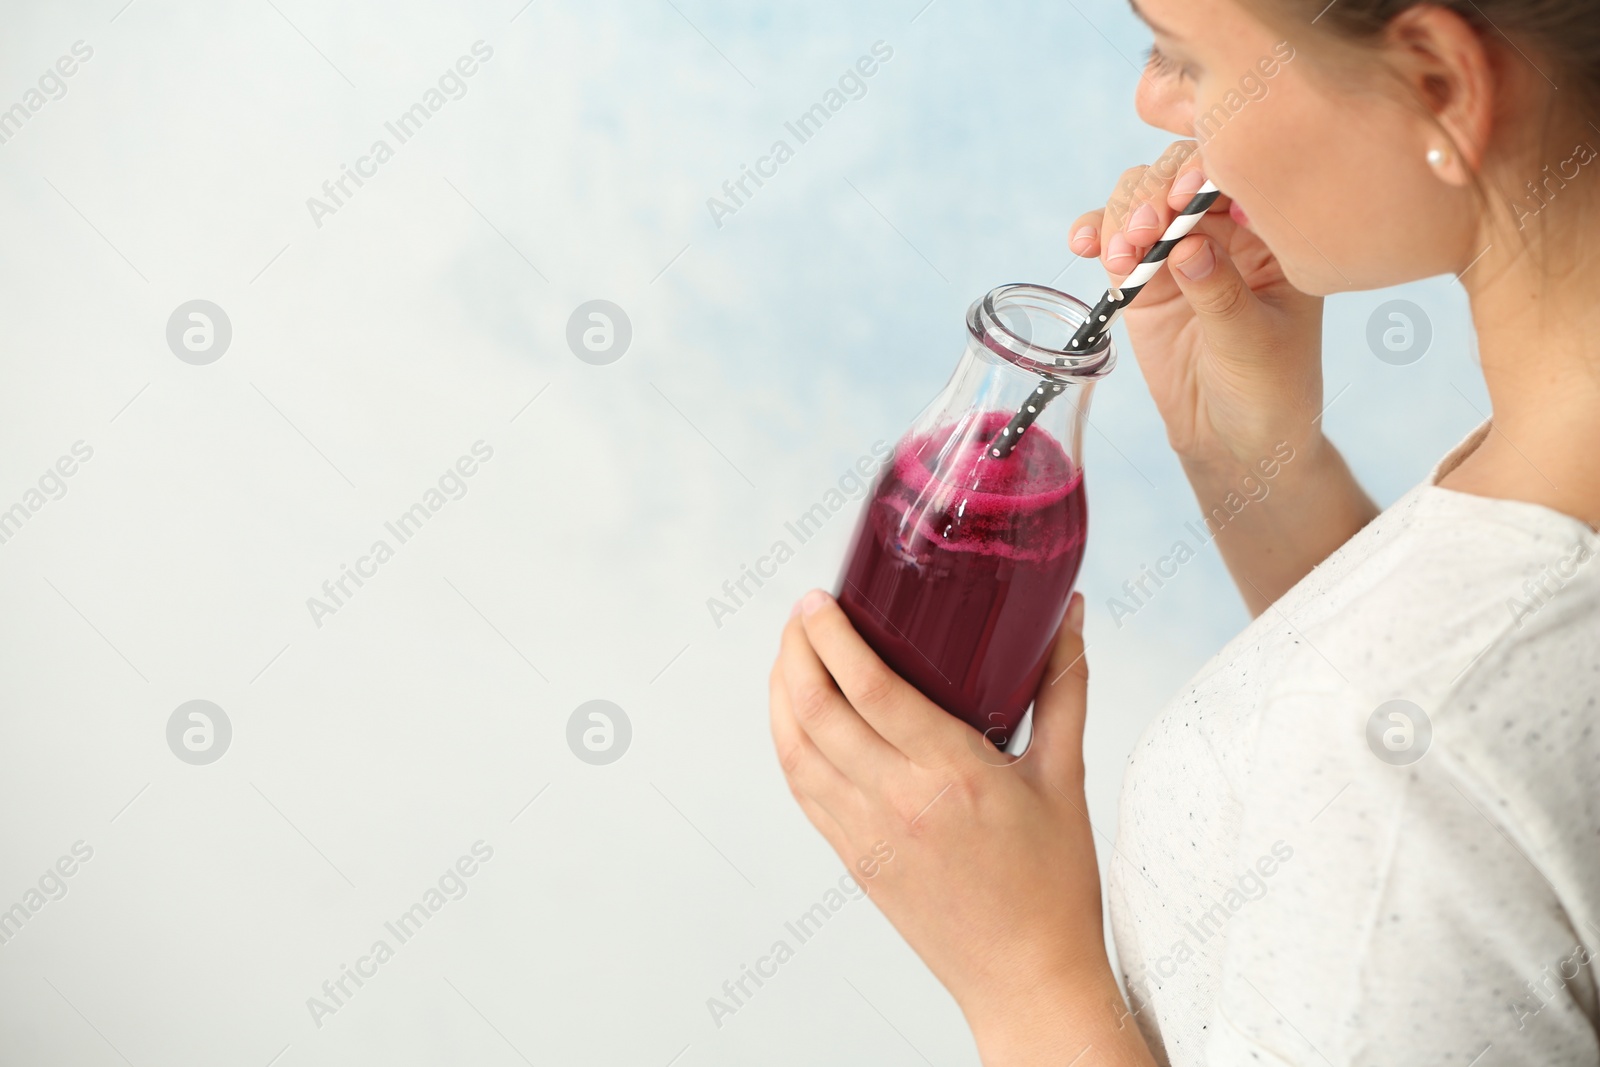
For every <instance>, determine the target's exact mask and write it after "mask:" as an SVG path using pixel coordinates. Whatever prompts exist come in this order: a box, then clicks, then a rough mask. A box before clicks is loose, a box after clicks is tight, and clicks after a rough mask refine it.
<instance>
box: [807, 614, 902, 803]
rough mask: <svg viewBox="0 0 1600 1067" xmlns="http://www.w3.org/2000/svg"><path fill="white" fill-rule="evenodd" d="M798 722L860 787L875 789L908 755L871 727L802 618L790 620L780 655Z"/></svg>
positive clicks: (831, 759)
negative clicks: (831, 670) (841, 686)
mask: <svg viewBox="0 0 1600 1067" xmlns="http://www.w3.org/2000/svg"><path fill="white" fill-rule="evenodd" d="M779 659H780V661H781V663H782V665H783V678H784V683H785V687H786V688H787V690H788V697H789V707H790V708H791V709H792V710H793V713H794V719H795V722H797V723H799V724H800V729H801V730H803V731H805V734H806V736H807V737H809V738H810V739H811V741H812V742H813V743H814V744H815V745H816V746H817V750H818V751H819V752H820V753H822V755H823V756H825V757H826V758H827V760H828V762H829V763H831V764H833V765H834V766H835V767H837V768H838V769H839V771H840V772H841V773H842V774H843V775H844V777H845V778H847V779H849V780H850V781H851V782H853V783H855V785H856V786H857V787H858V788H861V789H868V788H876V787H877V785H878V784H879V783H881V782H883V781H885V780H887V779H888V778H889V777H890V776H891V775H893V774H894V773H895V772H896V771H898V770H900V769H901V768H903V767H904V765H905V757H903V756H902V755H901V754H900V753H899V752H897V751H895V749H894V746H892V745H891V744H890V743H889V742H888V741H885V740H884V739H883V738H882V737H881V736H879V734H878V732H877V731H876V730H874V729H873V728H872V727H871V726H869V725H867V722H866V720H864V719H863V718H862V717H861V716H860V715H859V714H857V713H856V709H855V708H854V707H852V706H851V702H850V701H849V700H847V699H846V697H845V694H844V693H842V692H841V691H840V689H839V686H838V685H836V684H835V683H834V679H833V677H832V676H830V674H829V672H828V669H827V668H826V667H825V666H823V663H822V659H821V658H820V657H819V656H818V654H817V651H816V650H815V649H813V648H812V645H811V639H810V636H809V635H808V633H807V631H806V628H805V626H804V624H803V620H802V619H801V618H799V617H796V618H793V619H790V620H789V624H788V625H787V626H785V627H784V630H783V648H782V651H781V652H780V653H779Z"/></svg>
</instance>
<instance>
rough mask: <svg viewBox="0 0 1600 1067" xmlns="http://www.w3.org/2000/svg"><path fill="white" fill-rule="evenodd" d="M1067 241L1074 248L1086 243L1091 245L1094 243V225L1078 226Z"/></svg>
mask: <svg viewBox="0 0 1600 1067" xmlns="http://www.w3.org/2000/svg"><path fill="white" fill-rule="evenodd" d="M1068 243H1069V244H1071V245H1072V246H1073V247H1074V248H1076V247H1078V246H1080V245H1083V244H1086V243H1087V244H1090V245H1092V244H1093V243H1094V227H1093V226H1080V227H1079V228H1078V232H1077V233H1075V234H1073V235H1072V240H1071V241H1069V242H1068Z"/></svg>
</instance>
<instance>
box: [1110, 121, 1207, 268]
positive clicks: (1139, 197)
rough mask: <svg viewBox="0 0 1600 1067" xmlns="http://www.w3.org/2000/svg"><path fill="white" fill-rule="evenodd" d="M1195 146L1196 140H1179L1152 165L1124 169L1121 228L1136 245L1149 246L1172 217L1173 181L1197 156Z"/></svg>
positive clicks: (1142, 247) (1120, 189) (1145, 247)
mask: <svg viewBox="0 0 1600 1067" xmlns="http://www.w3.org/2000/svg"><path fill="white" fill-rule="evenodd" d="M1195 148H1196V145H1195V142H1193V141H1175V142H1173V143H1172V144H1171V145H1168V146H1167V149H1166V151H1164V152H1162V153H1161V157H1160V158H1159V159H1157V160H1156V161H1155V162H1154V163H1152V164H1150V165H1149V166H1148V167H1134V168H1132V169H1131V170H1128V171H1125V172H1124V173H1123V176H1122V183H1121V185H1119V187H1118V196H1119V198H1120V199H1121V200H1122V201H1123V202H1124V205H1125V206H1124V208H1123V210H1122V211H1121V212H1120V215H1121V221H1120V226H1119V228H1120V229H1121V230H1122V231H1123V232H1124V233H1125V234H1127V236H1128V239H1129V240H1130V241H1131V242H1132V243H1133V244H1134V246H1135V247H1138V248H1141V249H1146V250H1148V249H1149V247H1150V246H1151V245H1153V244H1155V242H1156V241H1157V240H1159V239H1160V237H1161V232H1162V231H1163V230H1164V229H1166V226H1167V223H1168V222H1170V221H1171V219H1172V213H1173V209H1172V208H1171V207H1169V206H1168V203H1167V201H1168V199H1169V196H1170V191H1171V189H1172V183H1173V180H1174V179H1175V178H1176V177H1178V176H1179V175H1180V174H1182V173H1183V169H1184V167H1185V166H1186V165H1190V164H1191V161H1192V160H1193V159H1195V157H1196V152H1195ZM1191 195H1192V194H1191Z"/></svg>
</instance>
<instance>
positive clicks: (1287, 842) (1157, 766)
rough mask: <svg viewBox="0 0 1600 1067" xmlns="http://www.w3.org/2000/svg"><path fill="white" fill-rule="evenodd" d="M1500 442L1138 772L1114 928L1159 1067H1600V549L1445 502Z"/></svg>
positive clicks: (1507, 512)
mask: <svg viewBox="0 0 1600 1067" xmlns="http://www.w3.org/2000/svg"><path fill="white" fill-rule="evenodd" d="M1488 432H1490V427H1489V425H1488V424H1485V425H1484V426H1482V427H1480V428H1479V429H1478V430H1477V431H1475V432H1474V433H1473V434H1472V435H1471V436H1470V437H1468V438H1467V439H1466V440H1465V441H1464V442H1462V444H1461V445H1459V446H1458V447H1457V448H1456V449H1455V450H1454V451H1452V452H1451V454H1450V455H1449V456H1447V457H1446V458H1445V460H1444V461H1443V462H1441V463H1440V464H1439V466H1438V467H1437V468H1435V470H1434V472H1433V475H1432V476H1431V477H1430V478H1429V480H1428V481H1427V482H1426V483H1424V484H1423V485H1420V486H1418V487H1417V488H1415V489H1413V490H1412V491H1411V492H1409V493H1408V494H1406V495H1405V496H1404V497H1403V498H1402V499H1401V500H1400V501H1399V502H1397V503H1396V504H1395V505H1394V506H1393V507H1391V508H1389V509H1388V510H1387V511H1385V512H1384V513H1383V514H1382V515H1380V516H1379V517H1378V518H1377V519H1375V520H1374V521H1373V522H1372V523H1370V524H1369V525H1368V526H1367V527H1366V528H1364V529H1363V530H1361V531H1360V532H1359V533H1358V534H1356V535H1355V536H1354V537H1353V538H1351V539H1350V541H1349V542H1348V543H1346V544H1345V545H1344V546H1343V547H1341V548H1340V549H1339V550H1338V551H1337V552H1335V553H1334V554H1333V555H1332V556H1330V557H1329V558H1328V559H1327V560H1326V561H1325V562H1324V563H1323V564H1322V565H1321V566H1319V567H1317V568H1316V569H1315V570H1313V571H1312V572H1311V573H1310V574H1309V575H1307V576H1306V577H1305V578H1304V579H1303V580H1302V581H1300V583H1299V584H1297V585H1296V586H1295V587H1294V588H1293V589H1291V590H1289V592H1288V593H1286V594H1285V595H1284V596H1283V597H1282V598H1281V599H1280V600H1279V601H1278V602H1277V603H1276V604H1275V605H1273V606H1272V607H1270V608H1268V609H1267V610H1266V611H1265V612H1263V613H1262V615H1261V616H1260V617H1259V618H1257V619H1256V620H1255V621H1254V622H1253V623H1251V625H1250V626H1248V627H1247V628H1246V629H1245V630H1244V632H1243V633H1241V634H1240V635H1239V636H1238V637H1236V638H1234V640H1233V641H1231V642H1230V643H1229V644H1228V645H1227V646H1226V647H1225V648H1223V650H1222V651H1221V652H1219V653H1218V654H1217V656H1216V657H1215V658H1214V659H1213V660H1212V661H1211V662H1210V663H1209V664H1208V665H1207V666H1206V667H1205V668H1204V669H1203V670H1202V671H1201V672H1200V674H1199V676H1198V677H1196V678H1195V679H1194V680H1193V681H1192V682H1191V683H1190V684H1189V686H1188V687H1187V688H1186V689H1185V690H1184V691H1183V692H1182V693H1181V694H1180V695H1179V696H1178V698H1177V699H1176V700H1174V701H1173V703H1172V704H1171V705H1169V706H1168V708H1167V709H1166V710H1165V711H1164V712H1163V713H1162V715H1161V716H1160V717H1159V718H1158V719H1157V720H1156V722H1155V723H1154V724H1153V725H1152V726H1151V727H1150V729H1149V730H1148V731H1147V732H1146V733H1145V735H1144V737H1143V738H1142V739H1141V741H1140V743H1139V745H1138V747H1137V748H1136V749H1135V751H1134V753H1133V756H1132V757H1131V759H1130V760H1129V768H1128V773H1127V776H1126V779H1125V781H1124V784H1123V790H1122V801H1121V822H1120V830H1119V833H1118V839H1117V849H1116V852H1115V853H1114V855H1113V857H1112V859H1111V865H1110V866H1111V874H1110V887H1109V906H1110V911H1111V923H1112V932H1113V935H1114V938H1115V941H1116V947H1117V953H1118V957H1119V960H1120V965H1121V968H1122V971H1123V976H1124V978H1125V980H1126V982H1127V985H1128V989H1129V994H1130V1000H1131V1003H1132V1006H1133V1010H1134V1012H1135V1017H1136V1018H1137V1020H1138V1022H1139V1025H1140V1027H1141V1029H1142V1030H1143V1032H1144V1034H1145V1036H1146V1037H1147V1038H1148V1039H1149V1042H1150V1044H1151V1047H1152V1048H1153V1049H1154V1050H1155V1053H1156V1057H1157V1059H1158V1060H1161V1061H1162V1062H1170V1063H1173V1064H1179V1065H1187V1064H1208V1065H1217V1067H1221V1065H1233V1064H1250V1065H1262V1064H1306V1065H1327V1067H1344V1065H1346V1064H1360V1065H1378V1064H1392V1065H1395V1067H1422V1065H1426V1064H1457V1065H1460V1067H1469V1065H1473V1067H1501V1065H1506V1064H1527V1065H1533V1064H1539V1065H1550V1064H1600V1005H1597V1002H1596V996H1597V994H1596V971H1597V968H1600V962H1595V963H1591V958H1592V957H1593V956H1595V955H1596V954H1597V953H1600V731H1597V730H1596V726H1597V723H1600V705H1597V698H1600V566H1594V565H1591V563H1592V561H1593V559H1594V558H1595V556H1596V555H1597V554H1600V539H1597V538H1596V536H1595V534H1594V532H1593V531H1592V530H1591V529H1590V528H1589V527H1588V526H1587V525H1586V524H1585V523H1583V522H1580V521H1579V520H1577V519H1574V518H1571V517H1570V516H1566V515H1563V514H1560V513H1559V512H1556V511H1553V510H1550V509H1548V508H1544V507H1540V506H1537V505H1533V504H1527V503H1522V502H1518V501H1511V500H1498V499H1490V498H1486V497H1479V496H1473V495H1469V494H1465V493H1459V492H1455V491H1453V490H1449V489H1444V488H1441V487H1439V486H1438V485H1437V484H1436V483H1437V481H1438V479H1439V478H1441V477H1442V476H1443V475H1444V474H1445V473H1447V472H1448V471H1449V470H1450V469H1452V468H1453V467H1454V466H1455V465H1456V464H1457V463H1459V462H1460V460H1461V459H1462V458H1464V457H1465V456H1466V455H1467V454H1469V453H1470V452H1471V451H1472V450H1473V449H1474V448H1476V447H1477V446H1478V444H1479V443H1480V442H1481V441H1482V440H1483V438H1484V436H1486V434H1487V433H1488ZM1396 702H1399V703H1396Z"/></svg>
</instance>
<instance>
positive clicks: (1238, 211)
mask: <svg viewBox="0 0 1600 1067" xmlns="http://www.w3.org/2000/svg"><path fill="white" fill-rule="evenodd" d="M1228 217H1229V218H1231V219H1233V221H1234V222H1237V223H1238V224H1239V225H1240V226H1244V227H1246V228H1248V227H1249V225H1250V216H1249V215H1246V214H1245V213H1244V208H1242V207H1240V206H1239V201H1237V200H1235V201H1233V202H1232V203H1231V204H1229V205H1228Z"/></svg>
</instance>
